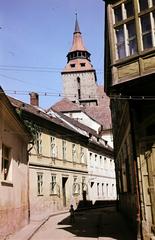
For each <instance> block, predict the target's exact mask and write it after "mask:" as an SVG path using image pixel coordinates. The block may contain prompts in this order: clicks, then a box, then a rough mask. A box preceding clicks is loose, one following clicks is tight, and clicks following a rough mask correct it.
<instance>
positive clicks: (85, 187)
mask: <svg viewBox="0 0 155 240" xmlns="http://www.w3.org/2000/svg"><path fill="white" fill-rule="evenodd" d="M83 192H87V185H86V178H85V177H82V193H83Z"/></svg>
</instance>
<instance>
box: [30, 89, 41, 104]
mask: <svg viewBox="0 0 155 240" xmlns="http://www.w3.org/2000/svg"><path fill="white" fill-rule="evenodd" d="M30 104H31V105H33V106H37V107H39V95H38V93H35V92H31V93H30Z"/></svg>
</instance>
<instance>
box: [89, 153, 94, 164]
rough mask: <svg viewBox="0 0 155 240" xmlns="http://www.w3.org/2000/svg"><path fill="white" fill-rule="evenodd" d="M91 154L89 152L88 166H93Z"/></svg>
mask: <svg viewBox="0 0 155 240" xmlns="http://www.w3.org/2000/svg"><path fill="white" fill-rule="evenodd" d="M92 156H93V154H92V153H89V161H90V166H91V167H93V158H92Z"/></svg>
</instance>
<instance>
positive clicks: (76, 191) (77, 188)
mask: <svg viewBox="0 0 155 240" xmlns="http://www.w3.org/2000/svg"><path fill="white" fill-rule="evenodd" d="M77 181H78V178H77V177H74V178H73V194H79V192H80V185H79V184H78V182H77Z"/></svg>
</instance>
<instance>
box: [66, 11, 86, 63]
mask: <svg viewBox="0 0 155 240" xmlns="http://www.w3.org/2000/svg"><path fill="white" fill-rule="evenodd" d="M67 58H68V62H69V61H70V60H72V59H79V58H82V59H87V60H89V61H90V53H89V52H88V51H87V49H86V48H85V46H84V43H83V39H82V34H81V32H80V27H79V23H78V19H77V14H76V20H75V30H74V33H73V42H72V47H71V49H70V51H69V53H68V55H67Z"/></svg>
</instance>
